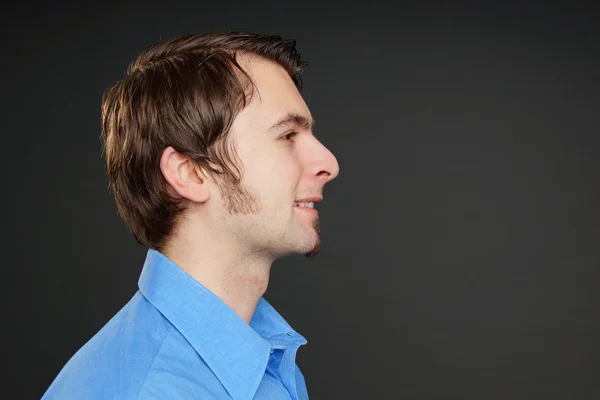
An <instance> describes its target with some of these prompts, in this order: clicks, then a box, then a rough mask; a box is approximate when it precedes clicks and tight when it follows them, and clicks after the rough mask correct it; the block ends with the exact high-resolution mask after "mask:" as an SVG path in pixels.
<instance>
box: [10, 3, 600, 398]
mask: <svg viewBox="0 0 600 400" xmlns="http://www.w3.org/2000/svg"><path fill="white" fill-rule="evenodd" d="M70 3H71V4H69V2H64V3H62V5H51V4H45V5H41V4H40V5H37V4H24V3H23V4H21V5H19V6H18V7H17V6H15V5H9V4H7V5H4V6H3V7H4V11H3V12H2V17H3V19H4V23H3V24H2V30H3V35H2V37H3V44H2V63H1V65H2V67H1V68H2V74H1V79H2V86H1V87H2V96H1V98H2V104H3V106H2V107H1V113H2V114H1V118H0V121H1V122H0V123H1V132H2V141H3V143H2V144H3V146H2V150H3V151H2V153H3V154H2V157H1V162H2V173H3V174H2V176H3V185H2V187H3V196H2V198H3V209H4V210H5V212H4V218H3V222H2V226H3V229H2V231H3V240H2V290H1V291H0V292H1V294H2V298H1V300H2V306H3V317H2V329H1V332H2V336H3V337H2V339H3V340H2V362H3V364H5V366H4V368H3V370H4V371H5V372H4V373H3V374H2V389H1V392H2V397H3V398H11V399H13V398H19V399H21V398H22V399H35V398H39V397H40V396H41V395H42V393H43V392H44V391H45V389H46V388H47V386H48V385H49V384H50V382H51V381H52V380H53V379H54V377H55V376H56V374H57V373H58V372H59V370H60V369H61V367H62V366H63V365H64V363H65V362H66V361H67V360H68V359H69V357H70V356H71V355H72V354H73V353H74V352H75V351H76V350H77V349H78V348H79V347H80V346H82V345H83V344H84V343H85V342H86V341H87V340H88V339H89V338H90V337H91V336H92V335H93V334H94V333H95V332H96V331H97V330H98V329H100V328H101V327H102V326H103V325H104V324H105V323H106V322H107V321H108V319H109V318H110V317H111V316H112V315H113V314H114V313H116V312H117V311H118V310H119V308H120V307H121V306H122V305H123V304H124V303H125V302H126V301H127V300H128V299H129V298H130V297H131V296H132V295H133V293H134V292H135V290H136V287H137V278H138V274H139V273H140V270H141V266H142V263H143V260H144V256H145V249H143V248H140V247H139V246H137V245H136V244H135V242H134V241H133V239H131V238H130V237H129V236H128V233H127V230H126V229H125V226H124V224H123V223H122V222H121V220H120V219H119V218H118V216H117V214H116V209H115V205H114V202H113V199H112V197H111V194H110V193H109V192H108V181H107V178H106V176H105V171H104V165H103V160H102V158H101V152H100V141H99V133H100V128H99V116H100V98H101V95H102V92H103V90H104V88H105V87H106V86H107V85H108V84H109V83H110V82H112V81H114V80H117V79H119V78H120V77H121V75H122V74H123V72H124V71H125V68H126V66H127V64H128V63H129V61H131V60H132V59H133V57H134V56H135V55H136V54H137V52H138V51H140V50H141V49H143V48H144V47H146V46H148V45H150V44H152V43H154V42H156V41H159V40H161V39H165V38H170V37H172V36H176V35H182V34H187V33H192V32H202V31H207V30H230V29H231V30H238V29H243V30H253V31H257V32H260V33H269V34H270V33H275V34H280V35H283V36H285V37H291V38H295V39H297V41H298V49H299V50H300V52H301V53H302V54H303V56H304V57H305V58H306V59H307V60H308V61H309V62H310V63H311V64H310V67H309V68H308V70H307V72H306V74H305V83H306V91H305V97H306V100H307V102H308V104H309V106H310V108H311V110H312V112H313V114H314V116H315V119H316V120H317V130H316V132H315V133H316V135H317V136H318V137H319V138H320V139H321V140H322V141H323V143H325V145H327V146H328V147H329V148H330V149H331V150H332V151H333V152H334V153H335V154H336V156H337V158H338V161H339V163H340V167H341V173H340V176H339V177H338V179H337V180H335V181H334V182H333V183H331V184H330V185H329V186H328V187H326V189H325V193H324V194H325V201H324V203H323V204H322V206H321V207H320V210H321V215H322V222H323V230H324V234H325V241H324V248H323V251H322V254H321V256H320V257H319V258H318V259H316V260H314V261H313V262H309V261H308V260H305V259H304V258H303V257H300V256H299V257H292V258H288V259H282V260H279V261H277V262H276V263H275V265H274V268H273V273H272V281H271V285H270V287H269V289H268V292H267V294H266V297H267V299H268V300H269V301H271V302H272V303H273V304H274V305H275V306H276V307H277V309H278V310H280V312H281V313H282V314H283V316H284V317H285V318H286V319H287V320H288V321H289V322H290V324H291V325H292V326H293V327H294V328H296V329H297V330H298V331H299V332H300V333H302V334H303V335H304V336H306V337H307V339H308V342H309V343H308V345H307V346H306V347H304V348H302V349H301V351H300V352H299V354H298V364H299V365H300V367H301V368H302V370H303V371H304V374H305V376H306V380H307V385H308V389H309V394H310V395H311V398H312V399H317V400H319V399H415V400H421V399H485V400H488V399H511V400H513V399H598V398H600V377H599V376H600V320H599V313H598V309H599V306H600V291H599V290H598V289H599V287H600V272H599V266H600V249H599V243H600V211H599V210H600V161H599V157H598V153H599V150H600V148H599V145H600V139H599V133H600V129H599V128H600V65H599V62H600V22H599V21H600V12H599V11H600V7H599V6H597V5H594V3H595V2H593V1H588V2H578V3H579V4H580V5H570V6H568V7H567V6H553V7H549V6H540V5H531V6H527V5H520V6H518V7H514V8H511V7H509V6H506V5H505V6H503V7H502V8H500V7H498V6H489V5H488V6H481V5H480V6H478V7H473V6H470V7H467V6H464V5H463V6H458V5H454V6H449V5H447V4H446V3H444V2H439V3H437V4H435V3H427V4H426V3H420V4H421V5H419V6H415V5H400V4H393V5H392V4H388V5H385V3H383V2H381V3H380V4H376V2H368V3H367V4H364V5H359V4H358V3H357V4H354V5H350V3H346V2H338V3H337V4H336V3H331V4H329V3H327V2H320V3H317V4H310V3H306V2H282V1H279V2H275V1H273V2H264V3H261V2H257V1H253V2H250V1H246V2H240V3H235V2H231V1H214V2H202V1H186V2H183V1H176V0H173V1H169V2H161V3H159V2H131V1H121V2H114V1H112V2H111V1H102V2H101V1H87V2H70ZM444 4H446V5H444ZM565 4H567V3H565Z"/></svg>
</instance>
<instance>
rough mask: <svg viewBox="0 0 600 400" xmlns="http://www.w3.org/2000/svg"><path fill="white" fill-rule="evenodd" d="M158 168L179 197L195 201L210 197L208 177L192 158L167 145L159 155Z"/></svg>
mask: <svg viewBox="0 0 600 400" xmlns="http://www.w3.org/2000/svg"><path fill="white" fill-rule="evenodd" d="M160 170H161V171H162V174H163V176H164V177H165V180H166V181H167V182H168V183H169V185H171V187H172V188H173V190H174V191H175V192H177V194H179V195H180V196H181V197H183V198H186V199H188V200H191V201H193V202H196V203H204V202H205V201H207V200H208V199H209V198H210V190H209V189H210V188H209V179H207V176H206V175H205V173H204V171H203V170H202V168H200V167H199V166H198V165H197V164H196V163H195V162H194V160H191V159H190V158H189V157H186V156H184V155H183V154H181V153H178V152H177V151H176V150H175V149H174V148H173V147H171V146H169V147H167V148H166V149H165V151H163V153H162V156H161V157H160Z"/></svg>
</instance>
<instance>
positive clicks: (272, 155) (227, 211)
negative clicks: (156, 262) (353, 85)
mask: <svg viewBox="0 0 600 400" xmlns="http://www.w3.org/2000/svg"><path fill="white" fill-rule="evenodd" d="M239 62H240V65H241V66H242V68H243V69H244V70H245V71H246V72H248V73H249V74H250V76H251V78H252V81H253V82H254V84H255V89H254V90H255V92H254V95H253V97H252V99H251V101H250V103H249V104H247V106H246V107H245V108H244V109H243V110H242V111H240V113H239V114H238V115H237V117H236V118H235V120H234V121H233V124H232V127H231V136H230V138H231V140H232V141H233V143H234V144H235V148H236V152H237V155H238V156H239V164H238V165H239V166H241V169H240V170H241V172H242V174H241V177H242V180H241V184H240V186H239V187H238V186H235V185H233V184H231V183H228V182H224V181H222V180H220V179H218V178H215V177H214V176H211V175H209V174H208V173H206V171H204V170H203V169H202V168H200V167H198V166H197V165H196V164H195V163H194V162H193V161H192V160H189V159H188V158H186V157H185V156H183V155H181V154H180V153H178V152H176V151H175V150H174V149H173V148H171V147H169V148H167V149H166V150H165V151H164V153H163V155H162V157H161V162H160V166H161V170H162V173H163V175H164V177H165V179H166V180H167V182H168V183H169V184H170V185H171V187H172V188H173V190H175V191H176V192H177V193H178V194H179V195H180V196H182V197H184V198H186V199H187V200H188V201H189V206H188V209H187V212H186V213H185V216H184V217H183V218H182V219H181V220H180V221H179V222H178V225H177V227H176V229H175V231H174V233H173V235H172V236H171V239H170V240H169V243H168V244H167V246H166V248H165V249H164V250H163V253H164V254H165V256H166V257H168V258H169V259H171V260H172V261H174V262H175V263H176V264H177V265H179V266H180V267H181V268H182V269H183V270H185V271H186V272H187V273H189V274H190V275H191V276H192V277H193V278H194V279H196V280H197V281H199V282H200V283H201V284H202V285H204V286H205V287H207V288H208V289H209V290H211V291H212V292H213V293H215V294H216V295H217V296H218V297H219V298H221V300H223V301H224V302H225V303H226V304H227V305H229V306H230V307H231V308H232V309H233V310H234V311H235V312H236V313H237V314H238V315H239V316H240V317H241V318H242V319H243V320H244V321H246V322H247V323H249V322H250V320H251V319H252V316H253V315H254V311H255V309H256V305H257V303H258V301H259V299H260V298H261V297H262V296H263V295H264V293H265V291H266V289H267V286H268V282H269V275H270V270H271V266H272V264H273V262H274V261H275V260H276V259H278V258H281V257H284V256H287V255H292V254H305V255H307V256H309V257H313V256H314V255H316V253H317V252H318V250H319V248H320V244H321V237H320V229H319V218H318V215H315V213H314V212H310V211H309V210H306V209H303V208H300V207H295V206H294V201H295V200H299V199H304V198H310V197H317V198H320V197H322V193H323V187H324V186H325V184H326V183H327V182H329V181H331V180H332V179H334V178H335V177H336V176H337V175H338V173H339V166H338V163H337V160H336V158H335V157H334V155H333V154H332V153H331V152H330V151H329V150H328V149H327V148H326V147H325V146H323V145H322V144H321V143H320V142H319V141H318V140H317V139H316V138H315V137H314V136H313V134H312V126H311V125H312V124H311V121H312V116H311V114H310V111H309V109H308V107H307V105H306V103H305V102H304V100H303V98H302V96H301V95H300V93H299V92H298V90H297V89H296V87H295V85H294V83H293V82H292V80H291V78H290V77H289V75H288V74H287V72H286V71H285V70H284V69H283V68H282V67H280V66H279V65H277V64H276V63H274V62H271V61H268V60H265V59H263V58H259V57H255V56H248V55H243V56H241V57H240V58H239ZM291 115H292V116H295V117H294V118H292V119H291V121H289V122H287V123H284V124H279V125H277V122H278V121H281V120H283V119H286V116H288V117H289V116H291ZM316 206H317V204H315V208H316Z"/></svg>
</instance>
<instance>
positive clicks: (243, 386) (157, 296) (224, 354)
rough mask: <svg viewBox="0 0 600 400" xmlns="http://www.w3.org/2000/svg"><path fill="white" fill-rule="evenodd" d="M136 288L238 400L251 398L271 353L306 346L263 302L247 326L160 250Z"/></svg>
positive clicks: (151, 257) (153, 254)
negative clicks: (279, 349) (274, 349)
mask: <svg viewBox="0 0 600 400" xmlns="http://www.w3.org/2000/svg"><path fill="white" fill-rule="evenodd" d="M138 284H139V288H140V292H141V293H142V294H143V295H144V297H146V299H148V301H149V302H150V303H152V304H153V305H154V307H156V308H157V309H158V310H159V311H160V312H161V313H162V314H163V315H164V316H165V318H167V319H168V320H169V322H170V323H171V324H172V325H173V326H174V327H175V328H176V329H177V330H178V331H179V332H181V334H182V335H183V336H184V337H185V338H186V339H187V340H188V342H189V343H190V344H191V345H192V346H193V348H194V349H195V350H196V352H197V353H198V354H199V355H200V356H201V357H202V359H203V360H204V361H205V362H206V364H207V365H208V366H209V368H211V370H212V371H213V372H214V374H215V375H216V376H217V378H218V379H219V380H220V381H221V383H222V384H223V386H225V388H226V389H227V391H228V392H229V393H230V395H231V397H232V398H233V399H234V400H243V399H244V400H245V399H252V398H253V396H254V394H255V392H256V390H257V388H258V386H259V384H260V382H261V380H262V377H263V375H264V373H265V370H266V367H267V362H268V361H269V356H270V353H271V349H272V348H283V349H285V348H287V347H298V346H301V345H303V344H306V339H305V338H304V337H302V336H301V335H300V334H298V333H297V332H295V331H294V330H293V329H292V328H291V327H290V325H289V324H288V323H287V322H286V321H285V319H284V318H283V317H282V316H281V315H280V314H279V313H277V311H275V309H274V308H273V307H272V306H271V305H270V304H269V303H268V302H267V301H266V300H265V299H264V298H261V299H260V300H259V302H258V305H257V307H256V311H255V313H254V315H253V317H252V320H251V321H250V324H247V323H246V322H245V321H244V320H243V319H242V318H241V317H240V316H238V315H237V314H236V313H235V312H234V311H233V310H232V309H231V308H230V307H229V306H228V305H227V304H226V303H225V302H223V301H222V300H221V299H220V298H219V297H217V296H216V295H215V294H214V293H213V292H211V291H210V290H208V289H207V288H206V287H204V286H203V285H202V284H200V283H199V282H198V281H196V280H195V279H194V278H192V277H191V276H190V275H189V274H188V273H186V272H185V271H184V270H183V269H181V268H179V266H177V265H176V264H175V263H173V262H172V261H171V260H169V259H168V258H167V257H165V256H164V255H163V254H161V253H160V252H158V251H156V250H152V249H150V250H148V253H147V255H146V260H145V262H144V267H143V269H142V273H141V275H140V279H139V282H138Z"/></svg>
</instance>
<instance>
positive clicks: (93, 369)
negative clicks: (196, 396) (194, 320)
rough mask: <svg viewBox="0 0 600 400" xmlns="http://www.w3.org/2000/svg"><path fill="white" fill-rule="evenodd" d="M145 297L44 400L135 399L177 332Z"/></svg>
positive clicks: (86, 350) (74, 362)
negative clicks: (165, 346) (172, 336)
mask: <svg viewBox="0 0 600 400" xmlns="http://www.w3.org/2000/svg"><path fill="white" fill-rule="evenodd" d="M173 330H174V329H173V327H172V326H171V325H170V323H169V322H168V321H167V320H166V319H165V318H164V317H163V316H162V314H160V313H159V312H158V310H156V309H155V308H154V307H153V306H152V304H150V303H149V302H148V301H147V300H146V299H145V298H144V297H143V296H142V295H141V294H140V293H139V292H138V293H136V294H135V295H134V296H133V298H132V299H131V300H130V301H129V302H128V303H127V304H126V305H125V306H124V307H123V308H122V309H121V310H120V311H119V312H118V313H117V314H116V315H115V316H114V317H113V318H112V319H111V320H110V321H109V322H108V323H107V324H106V325H105V326H104V327H103V328H102V329H101V330H100V331H99V332H98V333H97V334H96V335H94V337H92V338H91V339H90V340H89V341H88V342H87V343H86V344H85V345H83V347H81V348H80V349H79V350H78V351H77V352H76V353H75V355H73V357H71V359H70V360H69V361H68V362H67V363H66V365H65V366H64V367H63V369H62V370H61V371H60V373H59V374H58V376H57V377H56V379H55V380H54V382H52V384H51V385H50V387H49V388H48V390H47V391H46V393H45V394H44V396H43V399H44V400H45V399H48V400H49V399H82V398H86V399H109V398H119V399H135V398H137V396H138V393H139V391H140V390H141V388H142V386H143V384H144V381H145V379H146V376H147V375H148V372H149V371H150V369H151V367H152V365H153V363H154V361H155V359H156V357H157V356H158V354H159V352H160V349H161V347H162V345H163V343H164V342H165V340H166V339H167V338H168V336H169V335H170V333H171V332H172V331H173Z"/></svg>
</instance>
